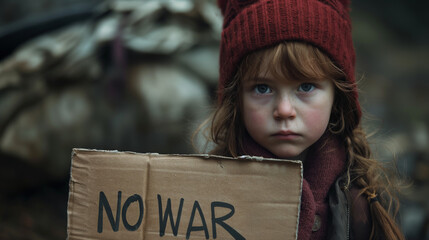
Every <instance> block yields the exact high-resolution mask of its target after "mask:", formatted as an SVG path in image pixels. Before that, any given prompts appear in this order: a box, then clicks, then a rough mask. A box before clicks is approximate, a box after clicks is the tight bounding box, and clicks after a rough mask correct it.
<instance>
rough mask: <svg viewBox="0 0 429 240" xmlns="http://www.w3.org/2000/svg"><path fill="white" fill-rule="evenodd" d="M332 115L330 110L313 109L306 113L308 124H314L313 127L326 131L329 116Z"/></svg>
mask: <svg viewBox="0 0 429 240" xmlns="http://www.w3.org/2000/svg"><path fill="white" fill-rule="evenodd" d="M330 115H331V113H330V110H325V111H322V110H313V111H309V112H307V114H306V117H305V119H306V122H307V125H308V126H312V129H315V130H316V129H318V130H319V131H325V129H326V127H327V125H328V122H329V116H330Z"/></svg>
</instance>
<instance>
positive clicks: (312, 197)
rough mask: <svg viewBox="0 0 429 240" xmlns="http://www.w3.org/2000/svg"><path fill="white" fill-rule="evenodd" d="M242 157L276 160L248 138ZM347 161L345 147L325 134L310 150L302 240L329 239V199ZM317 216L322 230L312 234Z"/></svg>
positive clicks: (300, 220) (299, 236) (301, 212)
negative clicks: (330, 192)
mask: <svg viewBox="0 0 429 240" xmlns="http://www.w3.org/2000/svg"><path fill="white" fill-rule="evenodd" d="M240 155H252V156H262V157H266V158H277V156H275V155H274V154H272V153H271V152H269V151H268V150H267V149H265V148H263V147H262V146H260V145H259V144H258V143H256V142H255V141H254V140H253V139H252V138H251V137H250V136H249V135H247V136H246V137H245V139H244V142H243V149H242V151H240ZM345 161H346V154H345V149H344V144H342V143H341V141H340V140H339V139H338V138H337V137H335V136H333V135H332V134H329V133H325V134H324V135H323V136H322V137H321V138H320V139H319V140H318V141H317V142H316V143H314V144H313V145H312V146H311V147H310V149H309V151H308V153H307V157H306V159H305V161H304V163H303V165H304V179H303V185H302V195H301V211H300V216H299V229H298V239H299V240H307V239H326V237H327V234H328V220H329V214H330V212H329V206H328V199H327V195H328V191H329V188H330V187H331V185H332V184H334V182H335V180H336V179H337V178H338V177H339V176H340V175H341V173H343V171H344V167H345ZM316 214H317V215H318V216H319V217H320V219H321V227H320V229H319V230H318V231H315V232H313V231H312V227H313V224H314V219H315V215H316Z"/></svg>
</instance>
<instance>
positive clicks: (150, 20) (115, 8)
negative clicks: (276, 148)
mask: <svg viewBox="0 0 429 240" xmlns="http://www.w3.org/2000/svg"><path fill="white" fill-rule="evenodd" d="M428 8H429V2H427V3H426V2H424V1H417V0H408V1H403V0H402V1H400V0H389V1H388V0H380V1H371V0H360V1H352V19H353V27H354V28H353V37H354V42H355V48H356V52H357V76H358V77H357V78H358V79H360V89H361V93H360V100H361V103H362V106H363V108H364V110H365V112H366V114H367V116H368V117H367V118H366V119H365V120H364V126H365V128H366V129H367V130H368V132H371V133H374V134H373V136H372V137H371V138H370V141H371V144H372V147H373V149H374V151H375V153H376V156H377V158H379V159H380V161H384V162H388V163H390V162H392V163H394V164H396V166H397V167H398V171H399V174H400V175H401V176H402V177H403V179H404V181H405V183H407V184H409V187H408V188H406V189H405V190H404V192H403V195H401V196H400V201H401V212H400V220H401V227H402V229H403V231H404V232H405V234H406V236H407V239H409V240H413V239H419V240H420V239H429V200H428V199H429V105H428V104H429V67H428V62H429V16H428V14H427V13H426V10H427V9H428ZM221 24H222V18H221V14H220V12H219V10H218V9H217V8H216V5H215V2H214V1H213V0H194V1H193V0H158V1H142V0H141V1H132V0H116V1H105V0H31V1H30V0H20V1H16V0H1V1H0V162H1V163H0V164H1V165H0V166H1V167H0V239H65V238H66V230H67V229H66V226H67V198H68V181H69V171H70V156H71V151H72V148H74V147H81V148H96V149H115V150H121V151H135V152H158V153H191V152H194V150H193V147H192V145H191V142H190V138H191V135H192V133H193V131H194V130H195V129H196V127H197V126H198V124H199V123H200V122H201V121H202V120H203V119H204V118H206V117H207V114H208V113H209V112H210V111H211V109H212V106H213V103H214V102H215V94H214V92H215V90H216V84H217V77H218V73H217V71H218V57H219V55H218V48H219V40H220V32H221Z"/></svg>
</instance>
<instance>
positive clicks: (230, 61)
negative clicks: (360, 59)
mask: <svg viewBox="0 0 429 240" xmlns="http://www.w3.org/2000/svg"><path fill="white" fill-rule="evenodd" d="M349 3H350V2H349V1H348V0H218V5H219V7H220V9H221V11H222V14H223V15H224V23H223V30H222V38H221V47H220V76H219V94H220V95H219V97H220V96H221V94H222V91H223V88H224V87H225V85H226V84H227V83H228V82H229V81H230V80H231V79H232V77H233V76H234V74H235V71H237V69H238V66H239V64H240V62H241V60H242V58H243V57H244V56H246V55H247V54H248V53H250V52H253V51H255V50H258V49H261V48H266V47H270V46H274V45H276V44H278V43H281V42H284V41H288V40H289V41H301V42H306V43H309V44H311V45H313V46H316V47H317V48H319V49H320V50H322V51H323V52H324V53H325V54H327V55H328V56H329V57H330V58H331V60H333V61H334V62H335V63H336V65H337V66H338V67H340V68H341V69H342V70H343V71H344V73H345V74H346V77H347V79H346V80H347V81H349V82H350V83H355V76H354V67H355V52H354V48H353V42H352V36H351V21H350V17H349ZM353 94H354V99H355V104H356V112H357V116H358V118H359V119H360V116H361V110H360V106H359V102H358V94H357V89H355V90H354V93H353ZM358 121H359V120H358Z"/></svg>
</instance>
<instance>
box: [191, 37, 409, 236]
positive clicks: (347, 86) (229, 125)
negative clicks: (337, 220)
mask: <svg viewBox="0 0 429 240" xmlns="http://www.w3.org/2000/svg"><path fill="white" fill-rule="evenodd" d="M266 59H269V63H270V64H268V65H269V66H268V69H264V71H266V72H270V73H271V74H273V76H274V77H276V78H277V77H279V78H286V79H294V80H297V81H305V80H306V79H331V80H332V81H333V83H334V86H335V97H334V103H333V107H332V111H331V116H330V121H329V124H328V129H327V130H328V131H330V132H331V133H333V134H335V135H338V136H339V137H340V138H341V139H342V140H343V142H344V144H345V149H346V151H347V159H348V160H347V163H346V166H347V171H346V176H347V183H346V186H345V187H346V188H349V187H351V185H353V186H356V187H358V188H359V189H361V191H360V195H362V194H365V195H367V196H373V194H374V193H377V194H378V199H379V201H376V202H373V203H371V204H369V206H370V212H371V216H372V225H373V226H372V231H371V237H370V239H392V240H393V239H404V237H403V235H402V233H401V231H400V230H399V227H398V226H397V224H396V223H395V220H394V219H395V216H396V213H397V211H398V206H397V205H398V201H397V199H396V197H395V195H394V190H396V188H395V186H394V184H391V182H390V181H389V177H388V176H387V174H386V171H385V170H384V168H383V166H382V165H381V164H380V163H379V162H378V161H377V160H375V159H373V158H372V154H371V149H370V147H369V144H368V142H367V138H366V134H365V132H364V131H363V129H362V127H361V125H360V118H359V113H358V111H359V110H358V108H357V103H356V102H355V101H357V100H356V98H355V96H354V94H353V93H354V91H356V89H357V87H356V84H354V83H353V84H352V83H349V82H348V81H346V80H345V74H344V73H343V71H341V69H340V68H338V67H337V66H336V65H335V64H334V63H333V62H332V61H331V60H330V58H329V57H327V56H326V55H325V54H324V53H323V52H321V51H320V50H319V49H318V48H316V47H314V46H312V45H309V44H306V43H301V42H283V43H280V44H278V45H276V46H274V47H271V48H268V49H263V50H260V51H256V52H253V53H251V54H249V55H248V56H246V57H245V58H244V59H243V60H242V62H241V65H240V66H239V68H238V70H237V73H236V74H235V76H234V78H233V79H232V80H231V81H230V82H229V83H228V84H227V86H225V88H224V89H223V92H222V95H221V96H222V99H220V101H218V102H219V103H220V104H219V105H218V106H217V108H216V110H215V112H214V113H213V115H212V116H211V117H210V118H209V119H207V120H206V121H205V122H204V123H203V124H202V125H201V126H200V128H199V129H198V130H197V132H198V131H202V130H201V129H206V130H208V131H207V132H206V134H204V135H205V136H206V137H208V140H210V141H211V142H213V143H215V147H214V149H213V150H211V151H210V153H211V154H217V155H224V156H233V157H236V156H237V154H238V152H239V150H240V149H242V144H243V142H242V141H243V139H244V134H245V133H246V130H245V126H244V124H243V119H242V114H241V109H242V102H241V101H242V100H241V99H242V87H241V81H242V79H247V78H249V77H252V76H256V75H257V74H259V73H260V71H261V70H262V69H261V65H262V62H263V60H265V61H266ZM207 133H208V134H207ZM392 189H393V190H392ZM368 199H369V197H368ZM394 199H396V201H394ZM394 202H396V203H397V204H396V206H394V205H395V204H393V203H394ZM384 206H386V208H385V207H384ZM393 209H395V210H393Z"/></svg>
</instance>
